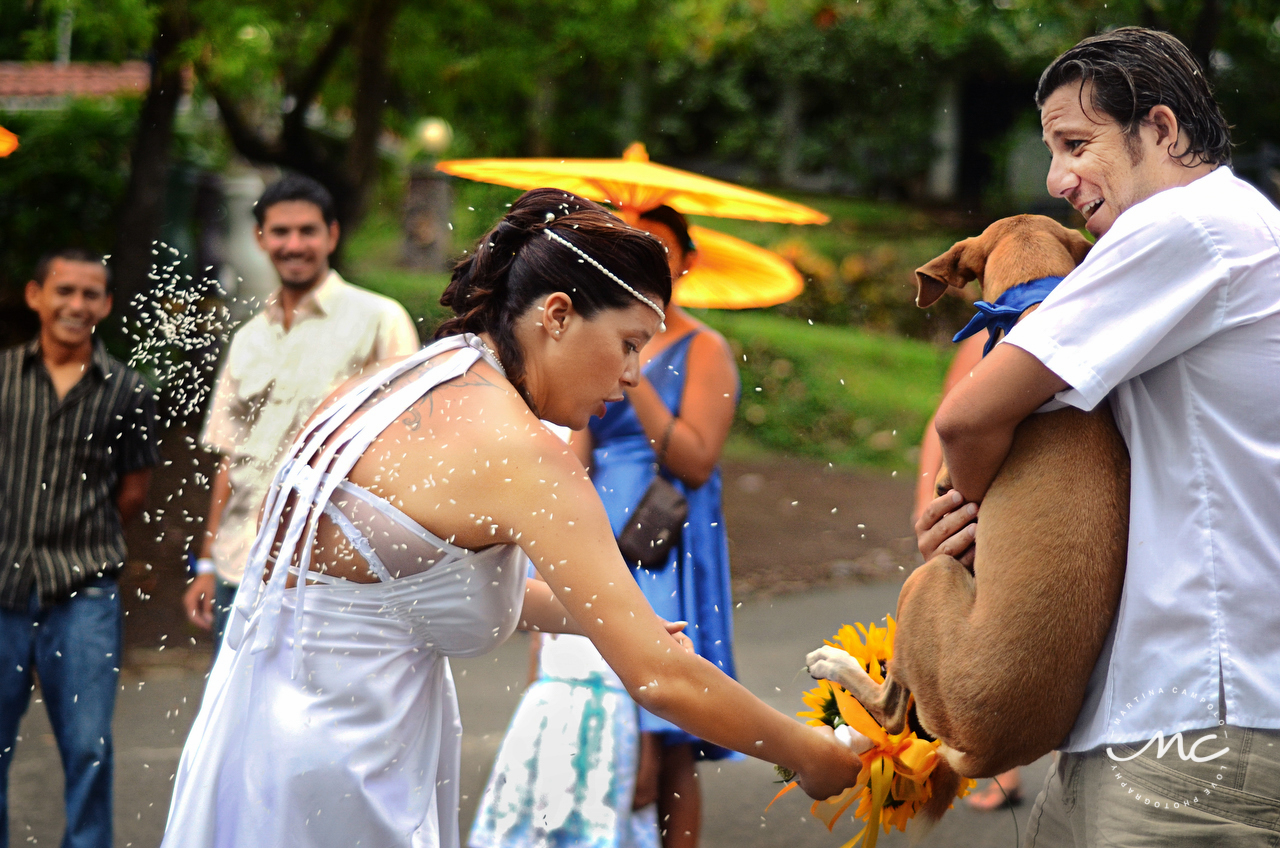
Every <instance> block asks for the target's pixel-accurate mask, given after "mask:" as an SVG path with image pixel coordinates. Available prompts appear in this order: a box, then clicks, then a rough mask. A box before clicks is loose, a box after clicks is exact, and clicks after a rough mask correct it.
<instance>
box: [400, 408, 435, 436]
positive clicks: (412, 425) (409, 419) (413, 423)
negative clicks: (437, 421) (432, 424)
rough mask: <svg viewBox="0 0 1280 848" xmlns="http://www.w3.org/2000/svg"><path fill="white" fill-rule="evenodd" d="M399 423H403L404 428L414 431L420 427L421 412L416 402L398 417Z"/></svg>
mask: <svg viewBox="0 0 1280 848" xmlns="http://www.w3.org/2000/svg"><path fill="white" fill-rule="evenodd" d="M428 414H430V413H428ZM400 423H401V424H403V425H404V428H405V429H406V430H412V431H414V432H415V433H416V432H417V431H418V430H419V429H420V428H421V427H422V413H421V412H420V411H419V410H418V405H417V404H416V403H415V404H414V405H413V406H411V407H409V408H408V409H407V410H405V413H404V415H403V416H402V417H401V419H400Z"/></svg>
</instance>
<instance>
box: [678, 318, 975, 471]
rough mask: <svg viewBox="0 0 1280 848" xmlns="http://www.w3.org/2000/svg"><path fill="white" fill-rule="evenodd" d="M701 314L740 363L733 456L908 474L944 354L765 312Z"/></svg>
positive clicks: (939, 381) (947, 353) (939, 379)
mask: <svg viewBox="0 0 1280 848" xmlns="http://www.w3.org/2000/svg"><path fill="white" fill-rule="evenodd" d="M698 314H699V317H700V318H702V320H704V321H706V322H707V323H708V324H710V325H711V326H713V327H715V328H716V329H717V330H719V331H720V332H721V333H723V334H724V336H725V337H726V338H727V339H728V340H729V342H730V344H731V345H732V346H733V349H734V353H735V355H736V356H737V357H738V370H739V373H740V375H741V378H742V400H741V403H740V405H739V408H738V417H737V419H736V420H735V422H734V437H735V438H734V448H735V450H744V451H747V452H750V451H751V450H752V449H753V448H760V449H764V450H766V451H772V452H779V453H786V454H792V455H800V456H808V457H812V458H815V459H821V460H825V461H827V462H832V463H835V464H838V465H859V466H872V467H877V468H884V469H891V470H895V471H905V470H910V469H914V467H915V462H916V459H917V456H918V453H917V447H916V446H917V445H918V444H919V443H920V438H921V435H922V434H923V432H924V425H925V423H926V422H927V421H928V420H929V416H930V415H931V414H932V413H933V410H934V408H935V407H936V406H937V403H938V400H939V396H940V394H941V386H942V379H943V376H944V375H945V373H946V368H947V364H948V362H949V361H950V355H951V351H949V350H943V349H939V348H938V347H936V346H934V345H931V344H927V343H925V342H920V341H916V340H913V339H904V338H898V337H894V336H889V335H882V334H878V333H872V332H868V331H865V330H860V329H855V328H845V327H830V326H822V325H820V324H819V325H811V324H809V323H808V322H807V321H803V320H800V319H795V318H787V317H783V316H779V315H771V314H768V313H765V312H737V313H735V312H715V311H710V310H706V311H699V313H698Z"/></svg>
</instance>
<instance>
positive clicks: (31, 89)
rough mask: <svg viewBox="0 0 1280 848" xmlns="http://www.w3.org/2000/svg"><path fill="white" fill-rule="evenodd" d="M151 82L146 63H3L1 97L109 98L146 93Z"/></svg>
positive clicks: (148, 67) (149, 71)
mask: <svg viewBox="0 0 1280 848" xmlns="http://www.w3.org/2000/svg"><path fill="white" fill-rule="evenodd" d="M150 81H151V66H150V65H148V64H147V63H146V62H122V63H120V64H119V65H113V64H108V63H105V62H101V63H99V62H72V63H70V64H67V65H57V64H54V63H53V62H0V97H61V96H72V97H109V96H111V95H114V94H129V93H137V94H143V93H145V92H146V90H147V86H148V84H149V83H150Z"/></svg>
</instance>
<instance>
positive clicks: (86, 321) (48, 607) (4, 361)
mask: <svg viewBox="0 0 1280 848" xmlns="http://www.w3.org/2000/svg"><path fill="white" fill-rule="evenodd" d="M109 283H110V278H109V273H108V270H107V267H106V265H105V264H104V263H103V260H102V257H100V256H97V255H94V254H90V253H87V252H85V251H81V250H75V249H68V250H62V251H58V252H57V253H54V254H51V255H49V256H46V257H45V258H43V259H41V260H40V263H39V265H37V267H36V274H35V279H34V280H32V281H31V282H29V283H27V289H26V298H27V305H28V306H30V307H31V309H32V310H33V311H34V312H35V313H36V314H37V315H39V317H40V335H39V336H38V337H36V338H35V339H34V340H33V341H31V342H30V343H29V344H26V345H22V346H20V347H15V348H11V349H9V350H7V351H4V352H3V353H0V846H2V845H4V844H6V835H7V833H8V793H7V789H8V772H9V764H10V763H11V762H12V759H13V751H14V743H15V742H16V736H17V732H18V723H19V721H20V720H21V718H22V715H23V713H25V712H26V709H27V705H28V703H29V701H30V698H31V692H32V690H33V689H34V688H35V687H34V677H33V673H34V674H38V675H39V679H40V688H41V692H42V694H43V697H44V701H45V709H46V710H47V711H48V714H49V723H50V724H51V725H52V726H53V732H54V736H55V737H56V738H57V740H58V750H59V752H60V753H61V754H62V764H63V769H64V772H65V776H66V791H65V802H66V815H67V831H66V837H65V840H64V841H63V843H62V844H63V845H64V846H77V847H78V846H105V845H110V844H111V777H112V756H111V753H112V749H111V715H112V712H113V711H114V709H115V695H116V685H117V678H118V677H119V671H120V650H121V624H122V616H121V610H120V597H119V592H118V591H117V588H116V576H117V575H118V574H119V572H120V569H121V568H122V567H123V565H124V558H125V547H124V533H123V531H122V529H121V528H122V527H123V525H124V524H125V523H126V522H128V521H129V519H131V518H133V517H134V516H135V515H137V514H138V512H139V511H140V510H141V509H142V504H143V501H144V500H145V499H146V494H147V484H148V482H149V480H150V474H151V471H150V469H151V467H152V466H154V465H155V464H156V463H157V462H158V461H159V452H158V450H157V436H158V433H157V431H156V414H155V401H154V399H153V397H152V395H151V392H150V391H149V390H148V389H147V387H146V385H145V384H144V383H143V382H142V379H141V378H140V377H139V376H138V375H137V374H136V373H135V372H133V371H131V370H129V369H128V368H126V367H125V366H124V365H123V364H121V363H120V362H118V361H117V360H115V359H113V358H112V357H111V356H109V355H108V354H107V352H106V350H105V349H104V348H103V346H102V343H101V342H99V341H97V340H96V339H95V337H94V328H95V327H97V325H98V323H99V322H100V321H102V319H103V318H105V317H107V314H108V313H109V312H110V311H111V290H110V287H109Z"/></svg>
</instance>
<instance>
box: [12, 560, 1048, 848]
mask: <svg viewBox="0 0 1280 848" xmlns="http://www.w3.org/2000/svg"><path fill="white" fill-rule="evenodd" d="M897 592H898V586H897V585H896V584H892V583H878V584H871V585H847V586H844V587H839V588H824V589H820V590H813V591H810V592H806V593H801V594H796V595H789V596H784V597H780V598H775V599H772V600H759V601H754V602H748V603H747V604H745V605H743V607H742V608H741V609H739V610H738V612H737V633H736V644H737V652H738V663H739V669H740V676H741V679H742V682H743V683H744V684H745V685H746V686H747V687H748V688H749V689H751V690H752V691H753V692H755V693H757V694H759V695H760V696H761V697H762V698H764V699H765V700H766V701H768V702H769V703H770V704H772V705H773V706H775V707H777V708H778V709H780V710H783V711H785V712H791V713H793V712H795V711H796V710H797V709H799V708H800V707H801V703H800V693H801V692H802V691H803V690H804V689H806V688H807V684H808V678H807V677H806V676H805V675H804V674H803V672H801V671H800V667H801V663H802V662H803V657H804V654H805V653H806V652H807V651H808V650H811V649H812V648H813V647H815V646H817V645H818V644H820V643H821V640H822V639H823V638H824V637H826V636H829V635H830V634H832V633H834V632H835V631H836V630H837V629H838V628H839V626H840V625H841V624H846V623H853V622H855V621H864V622H865V621H872V620H877V619H880V618H881V617H882V616H883V615H884V614H885V613H886V612H887V611H889V610H892V609H893V606H894V601H895V600H896V598H897ZM526 650H527V649H526V642H525V640H524V638H523V637H521V636H517V637H515V638H513V639H512V640H511V641H510V642H508V643H507V644H506V645H504V646H503V647H502V648H500V649H499V650H498V651H495V652H494V653H492V654H490V655H488V656H486V657H482V658H479V659H474V660H467V661H462V662H455V663H454V664H453V668H454V674H455V677H456V678H457V681H458V693H459V699H460V700H461V702H462V714H463V717H464V719H465V721H466V734H465V736H464V738H463V775H462V778H463V783H462V792H463V797H464V801H463V809H462V821H463V822H464V826H465V824H466V823H468V822H470V820H471V817H472V815H473V813H474V809H475V803H476V799H477V796H478V795H479V793H480V792H482V791H483V788H484V781H485V779H486V777H487V775H488V770H489V765H490V763H491V762H492V759H493V756H494V754H495V753H496V751H497V747H498V743H499V742H500V741H501V738H502V734H503V731H504V730H505V728H506V722H507V720H508V718H509V717H510V715H511V713H512V711H513V710H514V708H515V704H516V702H517V700H518V699H519V694H520V690H521V687H522V686H523V682H524V677H525V674H526V671H525V669H526V655H527V654H526ZM162 660H164V661H165V662H161V661H162ZM205 662H207V655H206V654H201V653H200V652H199V651H198V650H193V651H192V652H191V653H183V652H182V650H181V649H180V648H179V649H177V650H170V651H168V652H167V654H159V653H157V654H152V655H150V656H149V657H147V658H145V661H143V662H139V663H136V664H135V666H134V668H132V669H129V670H127V673H126V675H125V677H124V679H123V680H122V689H121V692H120V699H119V702H118V705H117V708H116V737H115V744H116V798H115V810H116V828H115V829H116V845H117V846H124V848H131V846H140V848H141V847H142V846H145V848H154V846H156V845H157V844H158V843H159V841H160V834H161V832H162V830H163V827H164V817H165V812H166V810H167V807H168V801H169V791H170V787H171V782H170V780H171V776H172V774H173V771H174V767H175V766H176V765H177V761H178V755H179V753H180V751H181V743H182V740H183V738H184V737H185V735H186V732H187V729H188V727H189V726H190V723H191V720H192V718H193V716H194V711H195V708H196V706H197V704H198V701H199V697H200V693H201V691H202V689H203V685H204V674H203V664H204V663H205ZM38 694H39V693H37V695H38ZM1047 769H1048V760H1047V758H1046V759H1045V760H1042V761H1040V762H1039V763H1036V764H1033V765H1032V766H1031V767H1030V768H1028V769H1026V773H1025V775H1024V782H1025V785H1027V786H1035V787H1038V786H1039V784H1040V782H1041V781H1042V780H1043V779H1044V775H1045V773H1046V771H1047ZM702 774H703V787H704V788H703V792H704V798H703V806H704V817H703V839H702V844H703V846H705V847H706V848H764V846H787V847H788V848H809V847H810V846H812V848H837V846H840V845H842V844H844V842H846V841H847V840H849V839H850V838H851V837H852V836H853V835H854V834H855V832H856V828H854V827H852V826H851V825H850V823H849V822H847V821H842V822H840V823H839V824H838V825H837V827H836V829H835V832H834V833H830V834H829V833H827V832H826V829H825V828H824V827H823V826H822V825H821V824H820V823H819V822H817V821H816V820H814V819H812V818H810V816H809V814H808V803H807V801H805V800H803V799H802V798H801V797H800V796H799V794H798V792H797V793H792V795H789V796H787V797H786V798H784V799H782V800H781V801H779V802H778V803H777V804H776V805H775V806H774V807H773V809H771V810H770V811H769V813H768V815H767V816H766V815H765V814H764V807H765V805H766V804H767V803H768V802H769V799H770V798H772V797H773V795H774V793H775V792H776V791H777V789H778V787H777V786H776V785H775V784H774V783H773V780H774V775H773V771H772V767H771V766H769V765H767V764H765V763H761V762H758V761H755V760H751V761H747V762H740V763H729V764H726V765H722V766H717V765H714V764H712V765H710V766H709V767H706V768H704V769H703V770H702ZM9 789H10V839H11V844H12V845H14V846H18V845H22V844H32V845H49V846H52V845H56V844H58V842H59V841H60V839H61V832H62V808H61V803H62V802H61V799H62V773H61V768H60V766H59V762H58V754H57V748H56V747H55V746H54V743H53V736H52V734H51V733H50V730H49V725H48V722H47V720H46V719H45V716H44V711H43V705H35V706H33V708H32V710H31V711H30V712H29V713H28V715H27V717H26V718H25V719H24V721H23V725H22V730H21V742H20V743H19V747H18V751H17V756H16V759H15V761H14V763H13V766H12V770H11V772H10V775H9ZM1028 810H1029V805H1025V804H1024V805H1023V806H1021V807H1018V808H1017V810H1016V812H1017V825H1016V826H1015V823H1014V817H1013V816H1011V815H1010V814H1009V813H1008V812H1004V813H997V814H985V815H984V814H977V813H972V812H970V811H969V810H967V809H956V810H953V811H952V812H950V813H948V814H947V816H946V817H945V818H944V819H943V820H942V822H941V823H940V824H939V825H938V826H937V828H935V829H934V831H933V832H932V833H930V834H928V836H926V837H925V838H924V839H923V840H922V841H921V842H920V843H918V844H919V845H921V846H923V848H943V846H965V848H997V846H999V848H1003V846H1016V845H1017V844H1018V834H1019V831H1020V830H1021V828H1022V827H1023V826H1024V825H1025V821H1026V815H1027V811H1028ZM907 844H908V841H907V838H906V837H905V836H904V835H901V834H898V833H896V832H895V833H894V834H892V835H891V836H890V837H887V838H882V839H881V841H880V845H883V846H886V848H901V846H905V845H907Z"/></svg>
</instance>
